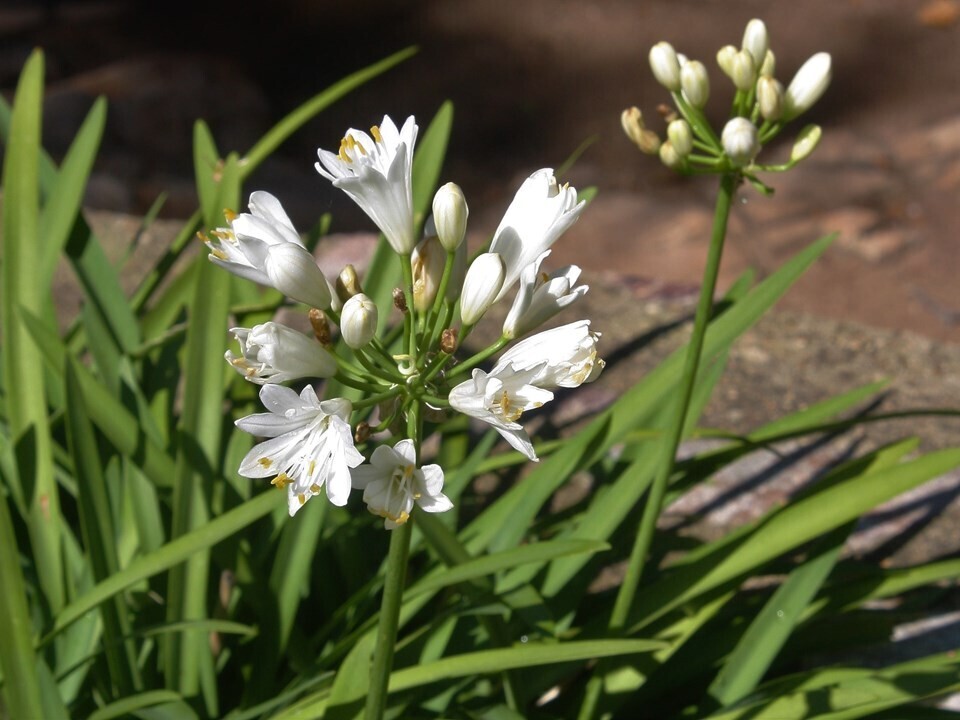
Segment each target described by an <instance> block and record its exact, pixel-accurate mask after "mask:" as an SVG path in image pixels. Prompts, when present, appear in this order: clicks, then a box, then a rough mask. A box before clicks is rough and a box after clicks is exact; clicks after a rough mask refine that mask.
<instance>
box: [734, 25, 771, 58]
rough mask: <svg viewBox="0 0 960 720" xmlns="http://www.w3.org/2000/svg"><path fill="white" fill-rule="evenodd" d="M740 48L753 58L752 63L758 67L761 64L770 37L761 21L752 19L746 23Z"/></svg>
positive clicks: (768, 46)
mask: <svg viewBox="0 0 960 720" xmlns="http://www.w3.org/2000/svg"><path fill="white" fill-rule="evenodd" d="M740 47H742V48H743V49H744V50H746V51H747V52H749V53H750V55H752V56H753V61H754V63H755V64H756V65H757V66H758V67H759V66H760V65H762V64H763V61H764V60H765V59H766V57H767V50H768V49H769V48H770V35H769V34H768V33H767V26H766V25H765V24H764V22H763V20H758V19H757V18H754V19H753V20H751V21H750V22H748V23H747V27H746V29H744V31H743V42H742V43H741V44H740Z"/></svg>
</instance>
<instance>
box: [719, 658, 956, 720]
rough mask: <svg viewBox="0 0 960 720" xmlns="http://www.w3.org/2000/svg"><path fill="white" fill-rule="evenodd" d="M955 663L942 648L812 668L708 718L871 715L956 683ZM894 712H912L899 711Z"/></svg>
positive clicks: (820, 719) (839, 719)
mask: <svg viewBox="0 0 960 720" xmlns="http://www.w3.org/2000/svg"><path fill="white" fill-rule="evenodd" d="M958 663H960V659H958V658H957V657H956V653H947V654H945V655H934V656H932V657H927V658H922V659H920V660H914V661H911V662H906V663H901V664H900V665H894V666H892V667H888V668H884V669H882V670H869V669H862V668H827V669H823V670H814V671H812V672H810V673H806V674H804V675H801V676H799V677H797V676H794V677H790V678H784V679H783V680H781V681H780V682H775V683H771V685H770V687H769V689H768V690H767V692H765V693H763V695H762V696H761V698H759V699H756V700H753V701H752V702H749V703H745V704H742V705H740V706H739V707H737V708H735V709H731V710H722V711H720V712H717V713H714V714H713V715H710V720H747V718H749V719H750V720H853V719H854V718H863V717H873V716H874V715H875V713H878V712H880V711H883V710H889V709H891V708H896V707H903V706H905V705H910V704H911V703H914V702H917V701H919V700H923V699H925V698H928V697H935V696H937V695H942V694H944V693H947V692H951V691H954V690H956V689H957V688H960V668H958ZM764 687H766V686H764ZM764 687H762V688H761V689H760V690H761V692H762V691H763V690H764ZM900 717H913V716H912V715H911V714H910V713H904V714H902V715H901V716H900Z"/></svg>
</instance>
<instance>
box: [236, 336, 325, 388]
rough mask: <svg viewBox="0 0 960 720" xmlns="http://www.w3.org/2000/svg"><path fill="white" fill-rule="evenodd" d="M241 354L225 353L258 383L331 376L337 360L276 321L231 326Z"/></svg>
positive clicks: (241, 370)
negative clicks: (250, 325) (252, 325)
mask: <svg viewBox="0 0 960 720" xmlns="http://www.w3.org/2000/svg"><path fill="white" fill-rule="evenodd" d="M230 332H232V333H233V335H234V337H236V339H237V341H238V342H239V343H240V355H239V356H238V355H234V354H233V352H231V351H229V350H228V351H227V353H226V355H225V356H224V357H225V358H226V360H227V362H228V363H230V365H231V366H232V367H233V369H234V370H236V371H237V372H239V373H240V374H241V375H243V376H244V378H246V379H247V380H249V381H250V382H253V383H256V384H258V385H264V384H272V383H282V382H287V381H288V380H298V379H300V378H305V377H324V378H325V377H330V376H331V375H333V374H334V373H335V372H336V371H337V361H336V360H335V359H334V357H333V355H331V354H330V353H329V352H327V351H326V350H323V349H322V348H319V347H317V344H316V343H315V342H314V341H313V340H311V339H310V338H309V337H308V336H306V335H303V334H302V333H299V332H297V331H296V330H292V329H291V328H288V327H287V326H286V325H281V324H280V323H275V322H265V323H263V324H262V325H255V326H254V327H252V328H233V329H231V331H230Z"/></svg>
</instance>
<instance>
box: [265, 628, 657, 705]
mask: <svg viewBox="0 0 960 720" xmlns="http://www.w3.org/2000/svg"><path fill="white" fill-rule="evenodd" d="M662 647H664V645H663V643H659V642H655V641H652V640H582V641H573V642H563V643H528V644H526V645H519V646H515V647H511V648H505V649H499V650H481V651H478V652H473V653H465V654H462V655H452V656H448V657H446V658H443V659H442V660H438V661H437V662H432V663H425V664H423V665H418V666H416V667H411V668H403V669H401V670H395V671H394V672H393V673H392V674H391V675H390V692H401V691H403V690H410V689H411V688H415V687H420V686H422V685H429V684H430V683H434V682H439V681H441V680H450V679H453V678H459V677H468V676H471V675H484V674H492V673H498V672H501V671H503V670H514V669H518V668H525V667H534V666H539V665H549V664H551V663H565V662H576V661H581V660H594V659H597V658H602V657H612V656H616V655H634V654H637V653H646V652H653V651H655V650H658V649H660V648H662ZM367 652H369V649H368V650H367ZM341 672H342V670H341ZM317 695H320V697H318V696H317ZM317 695H311V696H310V697H308V698H305V699H304V700H303V701H301V702H299V703H297V704H296V705H294V706H292V707H290V708H287V709H286V710H284V711H281V712H280V713H278V714H277V715H276V716H275V720H280V719H281V718H297V717H317V716H318V715H319V714H322V711H323V710H324V709H325V708H326V707H327V706H328V705H333V697H332V696H331V697H330V698H329V699H328V698H327V697H326V693H320V694H317ZM348 701H349V702H351V703H354V704H355V703H357V702H358V701H360V704H361V706H362V695H357V696H356V697H349V698H347V697H344V698H343V699H341V700H340V702H341V703H346V702H348ZM324 717H325V718H329V717H333V716H331V715H324ZM349 717H352V716H349Z"/></svg>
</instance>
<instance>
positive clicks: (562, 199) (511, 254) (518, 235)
mask: <svg viewBox="0 0 960 720" xmlns="http://www.w3.org/2000/svg"><path fill="white" fill-rule="evenodd" d="M583 206H584V203H583V202H580V203H578V202H577V191H576V189H575V188H572V187H570V186H569V185H564V186H563V187H560V186H559V185H558V184H557V178H556V177H554V175H553V170H551V169H550V168H544V169H543V170H537V171H536V172H535V173H533V175H531V176H530V177H528V178H527V179H526V180H524V182H523V185H521V186H520V189H519V190H517V194H516V195H515V196H514V198H513V202H511V203H510V207H508V208H507V212H506V213H504V215H503V220H501V221H500V227H498V228H497V232H496V233H494V236H493V241H492V242H491V243H490V252H492V253H498V254H499V255H500V257H502V258H503V264H504V266H505V268H506V274H505V275H504V280H503V287H502V288H501V289H500V292H499V294H498V295H497V297H496V299H495V300H500V299H501V298H502V297H503V296H504V295H506V294H507V291H508V290H510V288H511V287H512V286H513V284H514V283H515V282H516V281H517V278H519V277H520V273H521V272H522V271H523V269H524V268H525V267H527V265H529V264H530V263H532V262H533V261H534V260H536V259H537V258H538V257H540V256H541V255H542V254H543V251H544V250H548V249H549V248H550V246H551V245H553V243H554V242H555V241H556V239H557V238H558V237H560V236H561V235H562V234H563V233H564V232H565V231H566V230H567V228H569V227H570V226H571V225H573V223H574V222H576V220H577V218H578V217H580V212H581V211H582V210H583Z"/></svg>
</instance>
